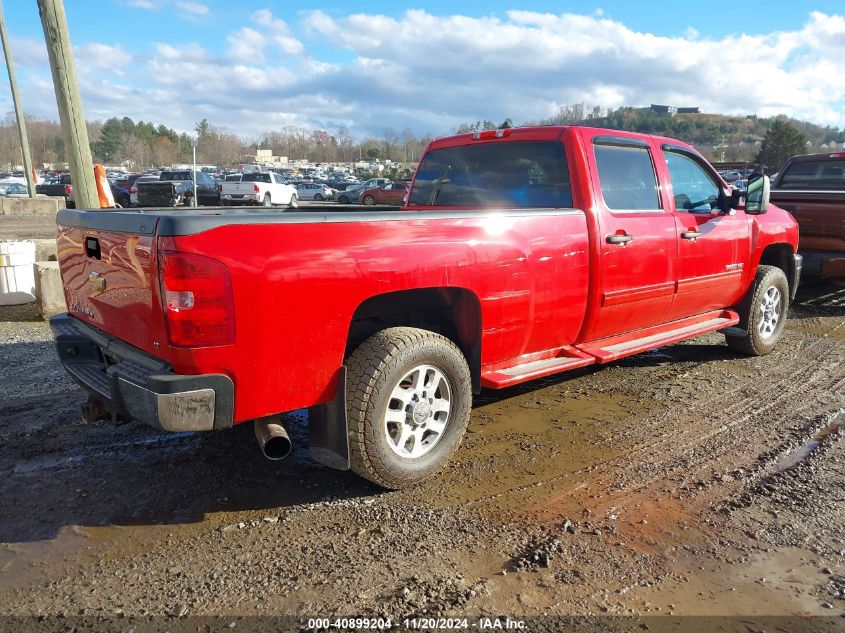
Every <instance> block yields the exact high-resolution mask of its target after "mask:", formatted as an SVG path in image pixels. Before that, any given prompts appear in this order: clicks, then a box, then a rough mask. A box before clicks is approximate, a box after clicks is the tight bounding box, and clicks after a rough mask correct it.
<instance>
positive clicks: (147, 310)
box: [57, 226, 170, 361]
mask: <svg viewBox="0 0 845 633" xmlns="http://www.w3.org/2000/svg"><path fill="white" fill-rule="evenodd" d="M57 243H58V259H59V267H60V268H61V273H62V283H63V285H64V289H65V298H66V299H67V307H68V313H69V314H71V315H72V316H74V317H76V318H78V319H80V320H82V321H84V322H86V323H89V324H91V325H93V326H95V327H97V328H99V329H100V330H102V331H104V332H106V333H107V334H111V335H112V336H115V337H117V338H119V339H122V340H123V341H125V342H127V343H129V344H131V345H134V346H135V347H137V348H139V349H142V350H144V351H145V352H147V353H149V354H151V355H153V356H155V357H157V358H161V359H163V360H168V361H169V360H170V359H169V357H168V356H169V352H168V351H167V350H168V346H167V335H166V331H165V326H164V316H163V313H162V308H161V301H160V297H159V287H158V284H159V282H158V267H157V258H156V253H155V243H156V237H155V235H154V234H153V232H152V231H150V232H149V234H133V233H123V232H114V231H102V230H94V229H84V228H78V227H64V226H59V230H58V237H57Z"/></svg>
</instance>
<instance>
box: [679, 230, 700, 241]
mask: <svg viewBox="0 0 845 633" xmlns="http://www.w3.org/2000/svg"><path fill="white" fill-rule="evenodd" d="M702 235H704V234H703V233H702V232H701V231H684V232H683V233H681V238H683V239H685V240H696V239H698V238H699V237H701V236H702Z"/></svg>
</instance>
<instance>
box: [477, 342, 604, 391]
mask: <svg viewBox="0 0 845 633" xmlns="http://www.w3.org/2000/svg"><path fill="white" fill-rule="evenodd" d="M547 353H548V352H547ZM551 353H552V354H554V355H553V356H551V357H546V358H537V356H538V355H537V354H532V355H529V357H528V358H526V359H525V362H523V363H521V364H519V365H511V366H510V367H502V368H500V369H488V370H486V371H482V374H481V386H482V387H486V388H487V389H503V388H505V387H510V386H511V385H516V384H519V383H521V382H525V381H527V380H533V379H534V378H542V377H544V376H550V375H551V374H557V373H559V372H562V371H567V370H570V369H577V368H578V367H585V366H587V365H592V364H594V363H595V362H596V358H595V356H591V355H589V354H585V353H584V352H582V351H580V350H578V349H576V348H574V347H565V348H562V349H560V350H554V351H552V352H551ZM530 358H533V360H530Z"/></svg>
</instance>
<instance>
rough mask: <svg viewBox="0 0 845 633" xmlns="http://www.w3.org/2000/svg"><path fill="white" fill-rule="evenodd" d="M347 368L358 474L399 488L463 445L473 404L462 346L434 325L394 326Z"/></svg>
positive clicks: (359, 351) (353, 462) (368, 344)
mask: <svg viewBox="0 0 845 633" xmlns="http://www.w3.org/2000/svg"><path fill="white" fill-rule="evenodd" d="M346 366H347V381H346V402H347V416H348V424H349V452H350V462H351V468H352V470H353V472H355V473H356V474H358V475H360V476H361V477H364V478H365V479H369V480H370V481H372V482H373V483H375V484H378V485H379V486H382V487H383V488H388V489H394V490H396V489H399V488H405V487H407V486H411V485H413V484H416V483H419V482H420V481H423V480H424V479H427V478H428V477H431V476H432V475H434V474H435V473H436V472H437V471H438V470H440V469H441V468H442V467H443V465H444V464H445V463H446V462H447V461H448V460H449V458H450V457H451V456H452V454H453V453H454V452H455V450H457V448H458V446H459V445H460V443H461V439H462V438H463V435H464V431H465V430H466V426H467V422H468V421H469V413H470V409H471V407H472V380H471V378H470V371H469V366H468V365H467V362H466V359H465V358H464V355H463V354H462V353H461V351H460V350H459V349H458V347H457V346H456V345H455V344H454V343H453V342H452V341H450V340H449V339H447V338H446V337H444V336H441V335H440V334H436V333H434V332H429V331H428V330H421V329H417V328H410V327H394V328H388V329H386V330H382V331H381V332H378V333H377V334H374V335H373V336H371V337H370V338H368V339H367V340H366V341H364V342H363V343H361V345H359V346H358V348H357V349H355V351H354V352H352V354H350V356H349V358H347V361H346ZM423 377H424V378H423ZM397 396H400V397H397ZM426 399H428V402H427V403H426V402H425V400H426ZM406 400H407V403H406V406H405V407H404V408H403V406H402V405H403V402H405V401H406ZM408 407H412V408H410V409H409V408H408ZM403 438H404V441H403Z"/></svg>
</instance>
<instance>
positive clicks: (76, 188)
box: [38, 0, 100, 209]
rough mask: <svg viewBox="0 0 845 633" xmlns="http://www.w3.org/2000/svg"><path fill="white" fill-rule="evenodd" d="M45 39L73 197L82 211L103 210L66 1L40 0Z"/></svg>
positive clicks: (39, 10) (39, 7)
mask: <svg viewBox="0 0 845 633" xmlns="http://www.w3.org/2000/svg"><path fill="white" fill-rule="evenodd" d="M38 12H39V13H40V14H41V25H42V26H43V27H44V39H45V41H46V42H47V52H48V54H49V56H50V70H51V71H52V73H53V85H54V86H55V89H56V104H57V105H58V107H59V121H60V122H61V124H62V132H63V133H64V141H65V152H66V154H67V159H68V165H69V166H70V178H71V180H72V181H73V197H74V201H75V202H76V206H77V207H78V208H80V209H99V208H100V199H99V196H98V195H97V184H96V183H95V182H94V167H93V161H92V160H91V146H90V145H89V144H88V129H87V128H86V127H85V115H84V114H83V112H82V99H81V98H80V96H79V86H78V85H77V82H76V65H75V63H74V61H73V49H72V48H71V45H70V34H69V33H68V29H67V17H66V16H65V7H64V2H63V0H38Z"/></svg>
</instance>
